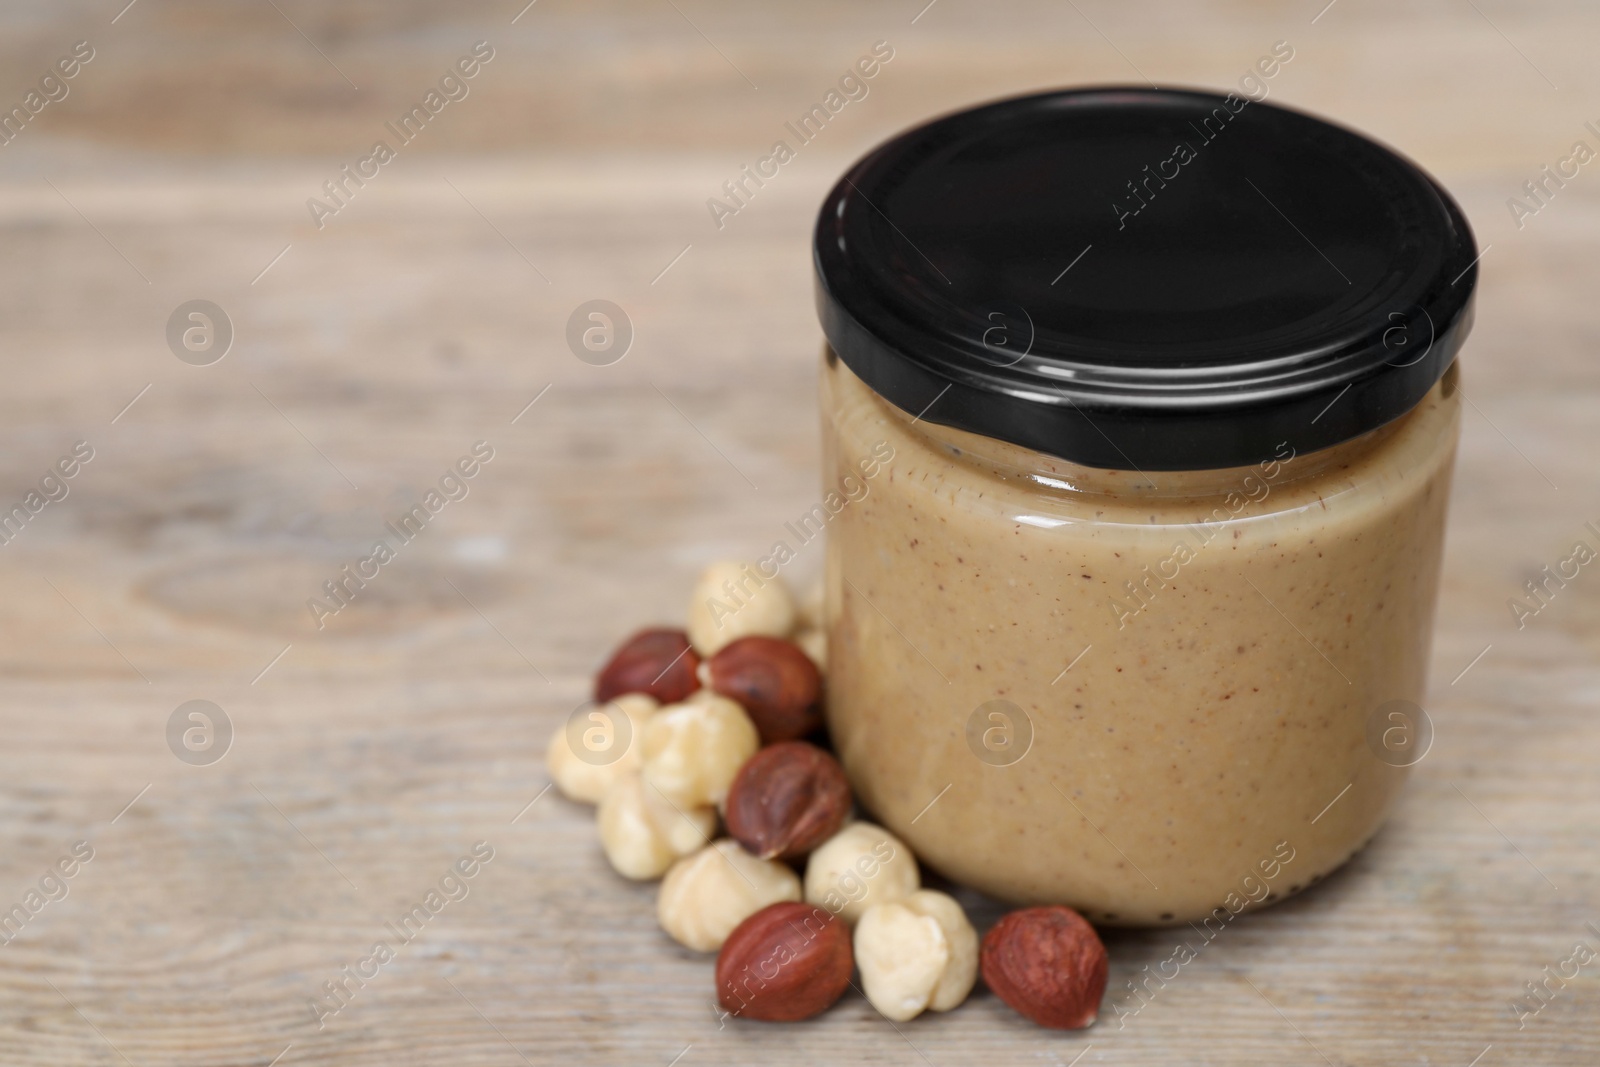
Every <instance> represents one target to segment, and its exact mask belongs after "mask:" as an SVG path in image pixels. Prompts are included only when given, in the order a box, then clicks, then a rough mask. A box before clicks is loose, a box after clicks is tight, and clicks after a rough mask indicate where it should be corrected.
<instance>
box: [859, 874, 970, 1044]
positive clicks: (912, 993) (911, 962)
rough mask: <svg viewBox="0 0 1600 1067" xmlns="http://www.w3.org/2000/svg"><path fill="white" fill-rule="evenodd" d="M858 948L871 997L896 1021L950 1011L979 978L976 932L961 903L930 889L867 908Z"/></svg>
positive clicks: (863, 917) (873, 1003)
mask: <svg viewBox="0 0 1600 1067" xmlns="http://www.w3.org/2000/svg"><path fill="white" fill-rule="evenodd" d="M855 950H856V965H857V966H859V967H860V968H861V985H862V988H863V992H865V993H866V995H867V1000H868V1001H870V1002H871V1004H872V1006H873V1007H874V1008H877V1009H878V1011H879V1013H880V1014H882V1015H883V1016H884V1017H885V1018H888V1019H893V1020H894V1021H895V1022H905V1021H906V1020H907V1019H912V1018H915V1017H916V1016H918V1015H920V1014H921V1013H922V1012H923V1011H925V1010H928V1009H932V1010H933V1011H949V1010H950V1009H951V1008H954V1007H956V1006H958V1005H959V1004H960V1003H961V1002H962V1001H964V1000H966V999H967V994H968V993H970V992H971V991H972V983H973V982H975V981H976V980H977V978H978V932H977V931H976V930H974V929H973V928H972V924H971V923H970V922H968V921H967V914H966V912H964V911H962V910H961V905H960V904H957V903H956V902H955V900H954V899H952V898H951V897H949V896H946V895H945V894H944V893H939V892H936V891H934V890H932V889H919V890H917V892H915V893H912V894H911V895H910V896H909V897H906V898H905V899H904V900H900V901H896V902H895V903H892V904H878V905H875V906H873V907H871V908H868V909H867V912H866V914H865V915H863V916H861V921H860V922H858V923H856V934H855Z"/></svg>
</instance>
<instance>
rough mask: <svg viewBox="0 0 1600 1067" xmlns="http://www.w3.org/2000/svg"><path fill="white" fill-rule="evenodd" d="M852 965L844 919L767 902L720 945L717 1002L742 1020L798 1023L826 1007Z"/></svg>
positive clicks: (837, 994)
mask: <svg viewBox="0 0 1600 1067" xmlns="http://www.w3.org/2000/svg"><path fill="white" fill-rule="evenodd" d="M854 967H855V954H854V952H853V950H852V949H851V947H850V931H849V930H848V929H847V928H846V927H845V924H844V923H842V922H840V921H839V920H838V919H837V918H836V917H834V916H832V915H830V914H828V913H827V912H826V911H824V910H823V909H822V908H819V907H816V906H815V905H811V904H799V903H793V902H787V903H782V904H773V905H770V906H769V907H766V908H763V909H761V910H760V911H758V912H756V913H755V914H754V915H752V916H750V917H749V918H748V919H746V920H745V921H744V922H742V923H740V924H739V925H738V926H737V927H736V928H735V929H734V931H733V933H731V934H729V935H728V940H727V941H726V942H724V943H723V946H722V952H721V953H720V954H719V955H718V956H717V1000H718V1001H719V1002H720V1003H721V1004H722V1006H723V1008H725V1009H726V1010H727V1011H728V1013H729V1014H731V1015H735V1016H738V1017H739V1018H742V1019H760V1020H763V1021H765V1022H798V1021H799V1020H801V1019H809V1018H811V1017H812V1016H813V1015H820V1014H822V1013H823V1012H824V1011H827V1010H828V1008H830V1007H832V1006H833V1003H834V1001H836V1000H838V999H839V997H840V996H841V995H842V994H843V993H844V991H845V987H846V986H848V985H849V984H850V972H851V970H852V969H853V968H854Z"/></svg>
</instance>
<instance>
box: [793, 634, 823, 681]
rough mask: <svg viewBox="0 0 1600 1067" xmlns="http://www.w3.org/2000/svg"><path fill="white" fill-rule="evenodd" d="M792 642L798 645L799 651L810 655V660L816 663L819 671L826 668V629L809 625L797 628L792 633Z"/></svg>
mask: <svg viewBox="0 0 1600 1067" xmlns="http://www.w3.org/2000/svg"><path fill="white" fill-rule="evenodd" d="M794 643H795V644H797V645H799V646H800V651H802V652H804V653H805V654H806V655H807V656H810V657H811V662H812V663H815V664H816V665H817V670H818V671H819V672H821V671H826V670H827V669H828V631H826V630H814V629H811V628H809V627H807V628H805V629H802V630H798V631H796V632H795V635H794Z"/></svg>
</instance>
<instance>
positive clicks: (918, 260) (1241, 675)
mask: <svg viewBox="0 0 1600 1067" xmlns="http://www.w3.org/2000/svg"><path fill="white" fill-rule="evenodd" d="M1224 114H1225V115H1227V118H1226V119H1223V118H1220V117H1218V116H1220V115H1224ZM1208 119H1209V121H1211V122H1212V123H1215V124H1217V131H1216V132H1215V133H1214V135H1213V136H1212V137H1211V139H1210V140H1208V141H1205V142H1202V143H1201V144H1199V145H1197V146H1193V148H1194V150H1195V151H1196V153H1197V154H1196V157H1195V158H1194V159H1191V160H1188V161H1186V162H1184V163H1183V164H1181V169H1180V170H1179V171H1177V173H1176V174H1174V173H1173V172H1172V169H1171V168H1170V167H1162V166H1161V165H1160V164H1161V162H1162V161H1169V162H1170V160H1171V159H1174V158H1176V155H1177V153H1176V152H1175V151H1174V150H1173V149H1172V148H1171V142H1172V141H1173V140H1174V139H1178V138H1181V137H1182V136H1183V135H1182V134H1181V133H1180V132H1175V131H1181V129H1182V128H1183V127H1184V126H1188V127H1189V128H1191V129H1194V130H1196V131H1197V132H1196V133H1195V134H1190V135H1189V140H1191V141H1194V140H1198V139H1199V138H1200V137H1201V136H1203V133H1201V132H1200V131H1202V130H1209V129H1210V127H1208V126H1207V125H1206V123H1207V120H1208ZM1224 138H1227V139H1228V140H1226V141H1224V140H1223V139H1224ZM1211 140H1214V141H1217V142H1218V144H1216V145H1212V144H1211V143H1210V141H1211ZM1164 145H1165V147H1163V146H1164ZM1169 153H1170V155H1169ZM1207 153H1209V155H1208V154H1207ZM1141 159H1143V160H1149V161H1152V162H1153V163H1154V166H1155V169H1154V171H1153V172H1152V173H1154V174H1156V175H1157V176H1158V178H1159V177H1160V176H1162V175H1165V176H1166V181H1165V184H1164V185H1160V186H1158V185H1157V184H1156V183H1155V182H1148V183H1147V188H1146V193H1145V202H1144V205H1143V207H1142V208H1137V212H1136V213H1137V215H1139V216H1142V217H1133V216H1130V214H1129V212H1130V211H1134V210H1135V209H1134V207H1133V206H1132V205H1133V203H1134V201H1133V200H1132V199H1124V200H1121V201H1113V206H1112V210H1110V211H1104V210H1103V208H1098V206H1097V205H1096V204H1095V202H1094V200H1093V197H1094V195H1095V194H1096V193H1097V192H1098V191H1099V190H1102V189H1107V188H1109V189H1112V190H1116V189H1117V188H1119V187H1121V188H1122V193H1123V196H1124V198H1127V197H1128V191H1127V189H1128V187H1131V186H1133V185H1134V183H1133V182H1128V183H1127V185H1126V186H1121V184H1120V183H1117V182H1115V181H1113V180H1112V178H1111V177H1108V176H1117V175H1121V174H1129V175H1130V176H1133V177H1138V175H1139V174H1140V171H1139V169H1138V168H1137V167H1132V166H1131V165H1132V164H1133V163H1137V162H1138V161H1139V160H1141ZM1174 165H1177V164H1174ZM1184 183H1187V184H1184ZM1252 186H1254V189H1252ZM1269 188H1270V190H1271V191H1270V192H1268V189H1269ZM1092 208H1095V209H1097V210H1099V211H1100V215H1098V216H1097V215H1096V214H1095V211H1094V210H1091V209H1092ZM1163 213H1164V214H1163ZM1291 219H1293V220H1296V221H1294V222H1291V221H1290V220H1291ZM1301 226H1304V227H1306V229H1302V228H1301ZM1313 234H1314V235H1315V236H1313ZM1085 246H1088V247H1087V248H1085ZM1080 249H1082V250H1083V251H1081V252H1080ZM1096 251H1101V252H1102V254H1101V256H1099V257H1098V258H1091V257H1093V256H1094V254H1095V252H1096ZM816 256H817V269H818V279H819V293H818V303H819V309H820V311H821V317H822V320H823V324H824V329H825V332H826V333H827V336H828V339H829V347H828V348H827V349H826V352H825V359H824V366H823V371H822V389H821V395H822V406H823V413H824V418H823V428H824V455H825V459H824V462H825V470H826V471H827V472H828V478H827V482H828V488H829V490H830V491H831V494H836V497H835V498H836V499H837V500H838V501H839V507H837V508H834V507H833V505H832V504H831V503H830V504H829V505H828V510H829V512H830V513H831V515H832V517H831V519H830V521H829V536H828V549H827V553H828V555H827V586H826V588H827V595H826V613H827V624H828V631H829V644H828V662H829V675H828V687H829V689H828V709H827V710H828V722H829V727H830V730H831V734H832V737H833V741H834V745H835V747H836V749H837V751H838V754H839V756H840V758H841V760H842V762H843V763H844V766H845V768H846V770H847V772H848V773H849V775H850V779H851V782H852V784H853V786H854V788H855V790H856V793H857V796H858V797H859V798H860V800H861V803H862V804H863V806H864V807H865V808H866V809H867V810H868V812H870V813H871V815H872V817H873V818H875V819H877V820H879V821H881V822H882V823H883V824H884V825H885V826H887V827H888V828H889V829H890V830H892V831H893V832H895V833H896V834H898V835H899V836H900V837H902V838H903V839H904V840H905V841H906V842H907V843H908V844H909V845H911V847H912V848H913V850H914V851H915V852H916V853H917V855H918V856H919V857H921V858H922V859H923V860H924V861H925V862H926V863H927V864H928V865H930V866H931V867H933V868H934V869H936V870H938V871H940V872H942V873H944V874H946V875H948V876H949V877H951V878H953V879H955V880H956V881H959V882H961V883H964V884H968V885H971V886H974V887H976V888H978V889H981V890H983V891H985V892H988V893H990V894H992V895H994V896H996V897H999V898H1001V899H1003V900H1006V901H1011V902H1016V903H1064V904H1069V905H1072V906H1074V907H1077V908H1078V909H1080V910H1081V911H1083V912H1084V913H1085V914H1086V915H1087V916H1088V917H1089V918H1090V919H1091V920H1093V921H1096V922H1100V923H1108V924H1135V925H1149V924H1161V923H1169V922H1186V921H1211V922H1223V921H1226V920H1227V918H1229V917H1231V915H1233V914H1237V913H1238V912H1240V911H1243V910H1245V909H1247V908H1249V907H1253V906H1256V905H1259V904H1262V903H1265V902H1268V901H1271V900H1276V899H1281V898H1283V897H1285V896H1288V895H1291V894H1293V893H1295V892H1297V891H1300V890H1302V889H1304V888H1305V887H1306V886H1308V885H1310V884H1311V883H1313V882H1315V881H1317V880H1318V879H1320V878H1321V877H1322V876H1324V875H1326V874H1327V873H1328V872H1329V871H1331V870H1333V869H1334V868H1336V867H1337V866H1339V865H1340V864H1341V863H1343V862H1344V861H1345V860H1346V859H1348V858H1349V857H1350V856H1351V855H1352V854H1353V853H1354V852H1355V851H1356V850H1357V849H1359V848H1360V847H1361V846H1362V845H1363V844H1364V843H1365V842H1366V841H1367V840H1368V839H1369V838H1370V837H1371V836H1372V835H1373V834H1374V833H1375V832H1376V831H1377V829H1378V827H1379V826H1380V825H1381V823H1382V821H1383V819H1384V817H1385V815H1386V814H1387V813H1388V811H1389V809H1390V807H1391V806H1392V804H1393V803H1394V800H1395V797H1396V795H1397V791H1398V790H1399V788H1400V786H1401V784H1402V782H1403V780H1404V777H1405V775H1406V773H1407V768H1408V767H1409V766H1410V765H1412V764H1414V763H1415V762H1416V761H1417V760H1418V759H1420V758H1421V756H1422V755H1425V754H1426V749H1427V745H1428V743H1429V741H1430V740H1431V727H1430V725H1429V723H1428V720H1427V717H1426V714H1425V713H1424V712H1423V711H1422V709H1421V707H1420V704H1421V701H1422V699H1423V696H1424V692H1423V691H1424V683H1425V678H1426V673H1427V662H1428V653H1429V642H1430V635H1431V626H1432V617H1433V610H1434V601H1435V594H1436V590H1437V585H1438V575H1439V565H1440V556H1441V549H1442V544H1443V537H1444V522H1445V512H1446V505H1447V501H1448V496H1449V486H1450V477H1451V468H1452V464H1453V460H1454V455H1455V445H1456V439H1457V435H1458V431H1459V422H1460V410H1459V409H1460V399H1459V396H1458V394H1457V392H1456V388H1455V382H1456V377H1457V373H1458V372H1457V369H1456V367H1455V364H1454V358H1455V354H1456V351H1457V349H1458V348H1459V347H1460V344H1461V341H1462V339H1463V337H1464V336H1465V334H1466V332H1467V330H1468V328H1469V326H1470V321H1471V294H1472V291H1473V287H1474V285H1475V282H1476V271H1475V267H1474V263H1475V257H1476V250H1475V247H1474V244H1473V240H1472V236H1471V232H1470V230H1469V229H1468V227H1467V224H1466V222H1465V219H1464V218H1463V217H1462V215H1461V213H1460V211H1459V209H1458V208H1456V206H1455V205H1454V204H1453V202H1451V201H1450V199H1449V198H1448V196H1446V195H1445V194H1444V193H1443V192H1442V191H1441V190H1440V189H1439V188H1438V186H1437V185H1436V184H1435V183H1433V182H1432V181H1431V179H1429V178H1428V177H1427V176H1426V175H1424V174H1423V173H1422V172H1421V171H1420V170H1418V169H1417V168H1415V167H1414V166H1413V165H1412V164H1410V163H1408V162H1406V161H1405V160H1403V159H1401V158H1400V157H1399V156H1397V155H1395V154H1393V153H1392V152H1390V151H1388V150H1387V149H1384V148H1381V147H1380V146H1377V145H1375V144H1373V143H1372V142H1370V141H1368V140H1366V139H1364V138H1361V137H1359V136H1358V135H1356V134H1353V133H1350V132H1348V131H1345V130H1342V129H1340V128H1338V127H1334V126H1331V125H1329V124H1327V123H1324V122H1321V121H1319V120H1316V119H1313V118H1310V117H1308V116H1304V115H1301V114H1298V113H1296V112H1292V111H1288V110H1286V109H1281V108H1276V107H1270V106H1268V105H1265V104H1260V103H1256V102H1252V101H1248V100H1243V99H1242V98H1238V97H1232V96H1230V97H1226V98H1224V97H1213V96H1208V95H1205V94H1198V93H1184V92H1170V91H1155V90H1121V89H1119V90H1080V91H1075V92H1063V93H1051V94H1044V95H1041V96H1034V97H1028V98H1023V99H1020V100H1012V101H1005V102H1002V103H999V104H995V105H989V106H988V107H984V108H980V109H976V110H974V111H969V112H963V113H960V114H957V115H954V116H950V117H947V118H945V119H941V120H937V121H935V122H933V123H931V124H929V125H926V126H923V127H920V128H918V129H916V130H913V131H911V132H910V133H908V134H905V135H902V136H901V137H900V138H898V139H896V140H894V141H891V142H889V143H887V144H886V145H884V146H882V147H880V148H879V149H877V150H876V151H875V152H873V153H872V154H870V155H868V156H867V157H866V158H865V159H864V160H863V161H862V162H861V163H859V164H857V165H856V166H855V167H854V168H853V169H852V170H851V171H850V172H849V174H848V175H847V176H846V178H845V179H844V180H843V181H841V182H840V184H839V186H838V187H837V188H836V189H835V190H834V192H833V193H832V194H830V196H829V198H828V200H827V201H826V202H825V204H824V207H823V211H822V215H821V218H820V220H819V223H818V228H817V242H816ZM1075 256H1076V257H1077V258H1076V259H1075V258H1074V257H1075ZM1052 257H1053V258H1052ZM1069 261H1070V265H1069ZM1063 268H1065V269H1063ZM1056 272H1060V273H1059V274H1057V273H1056ZM1080 272H1081V273H1080ZM1075 275H1076V276H1075ZM1052 277H1054V278H1055V280H1054V281H1052V280H1051V279H1052ZM1066 279H1072V284H1070V285H1069V284H1067V282H1066Z"/></svg>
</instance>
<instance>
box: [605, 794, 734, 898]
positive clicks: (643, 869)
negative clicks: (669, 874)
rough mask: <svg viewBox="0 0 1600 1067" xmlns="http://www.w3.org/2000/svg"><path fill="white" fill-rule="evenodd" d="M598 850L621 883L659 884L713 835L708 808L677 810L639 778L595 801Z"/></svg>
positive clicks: (712, 813)
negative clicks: (677, 862) (597, 803)
mask: <svg viewBox="0 0 1600 1067" xmlns="http://www.w3.org/2000/svg"><path fill="white" fill-rule="evenodd" d="M599 823H600V847H601V848H603V849H605V853H606V859H608V860H610V861H611V866H612V867H614V868H616V871H617V873H618V874H620V875H622V876H623V877H624V878H633V879H635V880H644V879H649V878H660V877H661V876H662V875H663V874H665V873H666V870H667V868H668V867H671V866H672V864H673V862H674V861H675V860H677V859H679V858H680V857H682V856H687V855H689V854H690V853H691V852H693V851H695V850H696V849H698V848H700V847H702V846H703V845H705V843H706V842H707V841H710V840H711V835H712V834H714V833H715V832H716V829H717V813H716V811H715V809H713V808H689V809H687V810H684V809H680V808H676V807H674V806H673V805H671V804H669V803H668V802H667V801H666V799H665V798H664V797H662V796H661V795H660V794H658V793H657V792H656V791H655V790H654V789H652V788H650V787H649V786H647V785H645V784H644V779H643V778H641V777H640V776H639V775H638V773H637V772H636V773H633V774H629V775H627V776H626V777H624V778H622V779H620V780H619V781H617V782H615V783H614V784H613V785H612V786H611V788H610V789H609V790H608V791H607V792H606V795H605V799H604V800H602V801H600V816H599Z"/></svg>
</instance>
